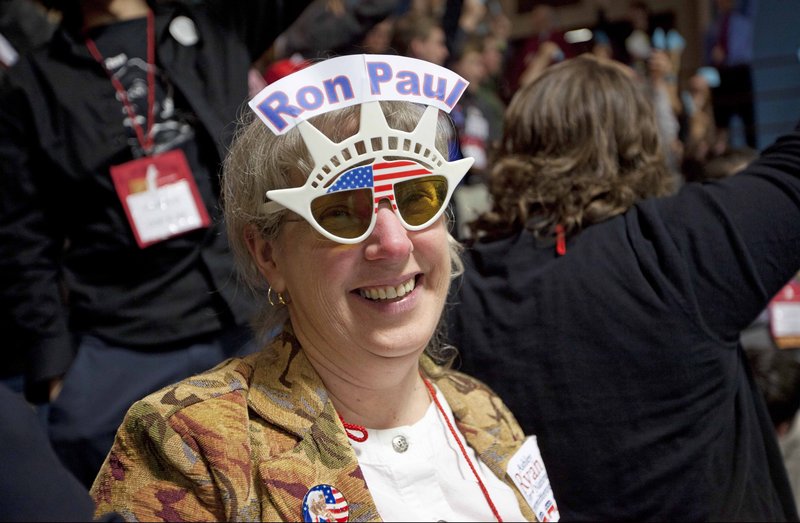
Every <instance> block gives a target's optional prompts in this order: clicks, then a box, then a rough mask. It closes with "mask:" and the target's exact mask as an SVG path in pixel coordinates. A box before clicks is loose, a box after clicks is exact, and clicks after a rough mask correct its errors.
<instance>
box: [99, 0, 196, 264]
mask: <svg viewBox="0 0 800 523" xmlns="http://www.w3.org/2000/svg"><path fill="white" fill-rule="evenodd" d="M85 43H86V48H87V49H88V50H89V53H90V54H91V55H92V57H93V58H94V59H95V61H97V63H98V64H100V66H101V67H103V70H104V71H105V72H106V74H107V75H108V77H109V80H111V84H112V85H113V86H114V90H115V91H116V92H117V94H118V96H119V99H120V100H121V101H122V104H123V106H124V107H125V111H126V112H127V113H128V117H129V118H130V122H131V125H132V126H133V129H134V131H135V132H136V138H137V140H138V141H139V143H140V144H141V146H142V149H143V150H144V151H145V153H146V154H147V156H145V157H144V158H140V159H137V160H133V161H130V162H126V163H123V164H121V165H115V166H112V167H111V169H110V174H111V178H112V180H113V182H114V188H115V189H116V192H117V196H118V197H119V199H120V202H121V203H122V207H123V208H124V209H125V215H126V216H127V218H128V223H129V224H130V226H131V229H132V230H133V234H134V236H135V237H136V243H137V244H138V245H139V247H140V248H144V247H147V246H149V245H152V244H154V243H158V242H161V241H164V240H167V239H170V238H173V237H175V236H179V235H181V234H184V233H186V232H189V231H193V230H196V229H201V228H205V227H208V226H209V224H210V223H211V220H210V219H209V216H208V211H207V210H206V207H205V205H204V204H203V200H202V198H201V197H200V191H199V190H198V189H197V183H196V182H195V179H194V176H193V175H192V171H191V169H190V168H189V162H188V161H187V160H186V155H185V154H184V153H183V151H182V150H180V149H175V150H172V151H168V152H165V153H159V154H155V155H151V154H150V151H152V150H153V147H154V140H153V122H154V120H155V90H156V79H155V70H156V63H155V61H156V60H155V16H154V14H153V11H152V10H150V9H148V11H147V115H146V120H147V128H146V129H143V128H142V126H141V125H139V124H138V123H137V119H136V114H135V111H134V108H133V106H132V105H131V103H130V101H129V100H128V95H127V91H126V90H125V87H124V86H123V85H122V83H121V82H120V81H119V79H117V78H116V77H115V76H114V75H113V74H112V73H111V71H109V70H108V68H106V66H105V63H104V62H103V56H102V55H101V54H100V51H99V50H98V49H97V46H96V45H95V43H94V40H92V39H91V38H89V36H88V35H86V36H85Z"/></svg>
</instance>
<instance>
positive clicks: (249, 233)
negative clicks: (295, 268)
mask: <svg viewBox="0 0 800 523" xmlns="http://www.w3.org/2000/svg"><path fill="white" fill-rule="evenodd" d="M244 240H245V243H246V244H247V250H248V251H250V256H251V257H252V258H253V263H255V264H256V267H258V272H260V273H261V275H262V276H264V278H266V280H267V281H268V282H269V283H270V286H271V287H272V289H273V290H275V291H276V292H285V291H286V284H285V281H284V278H283V273H282V271H281V270H280V268H279V265H278V263H277V261H276V260H275V248H274V245H273V244H274V242H271V241H269V240H267V239H265V238H264V236H263V235H262V234H261V231H259V230H258V228H257V227H256V226H255V225H252V224H251V225H248V226H247V227H246V228H245V230H244Z"/></svg>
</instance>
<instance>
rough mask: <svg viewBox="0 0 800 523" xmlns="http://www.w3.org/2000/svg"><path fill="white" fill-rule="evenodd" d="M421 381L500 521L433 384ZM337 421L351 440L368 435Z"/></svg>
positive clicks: (353, 424) (352, 425) (353, 426)
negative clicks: (358, 434)
mask: <svg viewBox="0 0 800 523" xmlns="http://www.w3.org/2000/svg"><path fill="white" fill-rule="evenodd" d="M422 381H423V382H424V383H425V387H426V388H427V389H428V394H430V397H431V399H432V400H433V402H434V403H435V404H436V408H437V409H439V413H441V415H442V418H444V421H445V423H446V424H447V428H448V429H449V430H450V434H452V435H453V439H454V440H456V443H458V448H460V449H461V454H462V455H463V456H464V459H465V460H466V461H467V464H468V465H469V468H470V470H472V473H473V474H474V475H475V479H476V480H478V486H479V487H480V488H481V492H483V497H485V498H486V502H487V503H488V504H489V508H490V509H491V510H492V514H494V517H495V519H497V521H499V522H501V523H502V521H503V518H501V517H500V512H499V511H498V510H497V507H496V506H495V504H494V502H493V501H492V497H491V496H490V495H489V489H487V488H486V485H484V484H483V480H481V477H480V476H479V475H478V471H477V469H476V468H475V465H473V464H472V460H471V459H469V454H467V449H465V448H464V444H463V443H461V439H460V438H459V437H458V436H457V435H456V429H455V428H453V424H452V423H450V418H449V417H447V414H445V412H444V408H442V404H441V403H439V398H437V397H436V391H435V390H434V388H433V385H431V383H430V382H429V381H428V380H427V379H425V377H424V376H423V377H422ZM339 421H341V422H342V425H344V428H345V433H346V434H347V437H348V438H350V439H352V440H353V441H358V442H363V441H366V440H367V438H368V437H369V434H368V433H367V429H366V428H365V427H364V426H363V425H356V424H355V423H347V422H346V421H345V420H344V419H342V417H341V416H339ZM353 431H356V432H360V433H361V436H357V435H355V434H353Z"/></svg>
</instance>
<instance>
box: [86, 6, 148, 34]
mask: <svg viewBox="0 0 800 523" xmlns="http://www.w3.org/2000/svg"><path fill="white" fill-rule="evenodd" d="M81 9H82V12H83V28H84V29H89V28H92V27H97V26H101V25H108V24H111V23H114V22H121V21H123V20H132V19H134V18H142V17H144V16H146V15H147V11H148V9H150V7H149V6H148V5H147V1H146V0H84V1H83V2H81Z"/></svg>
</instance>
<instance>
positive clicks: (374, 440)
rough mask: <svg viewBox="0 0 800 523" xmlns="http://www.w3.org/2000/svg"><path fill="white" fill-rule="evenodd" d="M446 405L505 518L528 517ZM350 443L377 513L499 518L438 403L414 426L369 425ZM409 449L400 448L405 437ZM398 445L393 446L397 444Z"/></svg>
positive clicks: (402, 517) (410, 517)
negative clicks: (361, 439)
mask: <svg viewBox="0 0 800 523" xmlns="http://www.w3.org/2000/svg"><path fill="white" fill-rule="evenodd" d="M436 397H437V398H438V399H439V402H440V403H441V405H442V408H443V409H444V411H445V413H446V414H447V417H448V418H450V423H451V424H452V425H453V429H454V430H455V432H456V434H457V435H458V438H459V439H460V440H461V442H462V443H463V445H464V448H465V449H466V450H467V453H468V455H469V459H470V460H471V461H472V464H473V465H474V466H475V468H476V469H477V471H478V474H479V475H480V478H481V480H482V481H483V484H484V485H485V486H486V489H487V490H488V491H489V495H490V496H491V498H492V502H493V503H494V505H495V507H497V510H498V512H499V513H500V517H501V518H503V521H525V518H524V517H523V515H522V512H521V511H520V509H519V504H518V503H517V498H516V497H515V495H514V492H513V491H512V489H511V487H509V486H508V485H506V484H505V483H503V482H502V481H501V480H500V479H498V478H497V476H495V475H494V473H493V472H492V471H491V470H489V468H488V467H486V466H485V465H484V464H483V463H481V461H480V460H479V459H478V457H477V456H476V455H475V451H474V450H472V448H471V447H469V446H468V445H467V443H466V441H465V440H464V436H462V435H461V432H460V431H459V430H458V427H457V426H456V425H455V420H454V419H453V413H452V411H451V410H450V406H449V405H448V404H447V401H446V400H445V399H444V397H443V396H442V394H441V393H439V390H438V389H436ZM367 432H368V433H369V437H368V438H367V440H366V441H364V442H362V443H359V442H356V441H351V443H352V445H353V449H354V450H355V453H356V456H357V457H358V464H359V465H360V466H361V470H362V471H363V473H364V479H365V480H366V482H367V487H369V491H370V494H371V495H372V497H373V499H374V500H375V504H376V506H377V508H378V513H379V514H380V515H381V518H383V520H384V521H442V520H444V521H494V520H495V517H494V514H493V513H492V510H491V508H490V507H489V503H488V501H487V500H486V498H485V497H484V495H483V492H482V491H481V489H480V486H479V485H478V482H477V481H476V480H475V475H474V474H473V473H472V470H471V469H470V467H469V464H468V463H467V462H466V461H465V459H464V455H463V454H462V453H461V450H460V449H459V447H458V444H457V443H456V442H455V441H454V440H453V435H452V434H451V433H450V430H449V429H448V427H447V424H446V423H445V421H444V419H443V418H442V415H441V413H440V412H439V410H438V409H437V408H436V405H435V404H434V403H433V402H431V404H430V406H429V407H428V410H427V412H426V413H425V416H423V418H422V419H421V420H419V421H418V422H416V423H414V424H413V425H406V426H402V427H396V428H392V429H383V430H377V429H367ZM403 439H404V440H405V442H406V443H407V449H406V450H405V451H404V452H399V451H398V450H396V449H395V447H399V448H402V445H398V444H401V443H402V442H403V441H402V440H403ZM393 443H394V444H393Z"/></svg>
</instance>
